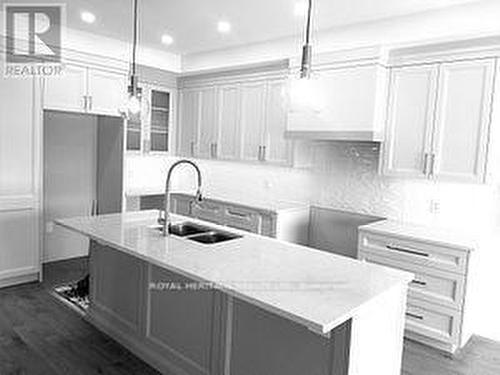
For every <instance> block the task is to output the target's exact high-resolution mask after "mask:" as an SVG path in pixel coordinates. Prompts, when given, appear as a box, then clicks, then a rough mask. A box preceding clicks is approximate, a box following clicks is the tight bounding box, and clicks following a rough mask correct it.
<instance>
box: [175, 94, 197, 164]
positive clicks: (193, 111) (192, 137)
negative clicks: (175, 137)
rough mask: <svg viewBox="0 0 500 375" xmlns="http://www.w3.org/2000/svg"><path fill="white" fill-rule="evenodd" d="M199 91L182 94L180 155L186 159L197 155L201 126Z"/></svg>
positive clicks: (179, 131)
mask: <svg viewBox="0 0 500 375" xmlns="http://www.w3.org/2000/svg"><path fill="white" fill-rule="evenodd" d="M200 98H201V93H200V91H199V90H194V89H189V90H183V91H182V92H181V102H180V104H181V112H180V119H179V120H180V121H179V126H178V134H179V154H180V155H182V156H186V157H193V156H195V155H196V144H197V142H198V128H199V124H200Z"/></svg>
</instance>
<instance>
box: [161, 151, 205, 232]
mask: <svg viewBox="0 0 500 375" xmlns="http://www.w3.org/2000/svg"><path fill="white" fill-rule="evenodd" d="M181 164H188V165H190V166H192V167H193V168H194V169H195V170H196V173H197V175H198V188H197V190H196V197H195V202H201V201H202V200H203V197H202V195H201V171H200V168H199V167H198V166H197V165H196V164H195V163H194V162H192V161H191V160H187V159H181V160H178V161H176V162H175V163H174V164H172V166H171V167H170V169H169V170H168V174H167V181H166V183H165V202H164V203H165V207H164V208H165V217H164V218H163V219H162V218H161V211H160V219H159V221H160V222H162V223H163V235H164V236H165V237H166V236H168V235H169V229H170V180H171V178H172V172H173V171H174V169H175V168H176V167H177V166H178V165H181Z"/></svg>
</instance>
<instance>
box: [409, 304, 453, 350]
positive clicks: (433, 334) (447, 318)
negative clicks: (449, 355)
mask: <svg viewBox="0 0 500 375" xmlns="http://www.w3.org/2000/svg"><path fill="white" fill-rule="evenodd" d="M460 325H461V313H460V312H459V311H456V310H452V309H447V308H443V307H438V306H435V305H432V304H429V303H427V302H423V301H416V300H414V299H412V298H410V299H409V300H408V305H407V309H406V330H408V331H410V332H414V333H418V334H419V335H423V336H426V337H429V338H432V339H435V340H438V341H442V342H446V343H451V344H455V345H457V344H458V341H459V334H460Z"/></svg>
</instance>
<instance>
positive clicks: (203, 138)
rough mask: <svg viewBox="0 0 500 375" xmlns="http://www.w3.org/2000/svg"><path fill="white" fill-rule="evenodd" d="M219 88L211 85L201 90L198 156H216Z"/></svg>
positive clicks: (207, 157)
mask: <svg viewBox="0 0 500 375" xmlns="http://www.w3.org/2000/svg"><path fill="white" fill-rule="evenodd" d="M216 108H217V88H216V87H209V88H205V89H203V90H202V91H201V104H200V126H199V134H200V138H199V141H198V152H197V156H198V157H201V158H206V159H209V158H214V157H215V147H216V146H215V144H216V142H217V134H218V124H217V121H216V120H217V119H216V112H217V110H216Z"/></svg>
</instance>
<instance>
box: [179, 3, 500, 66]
mask: <svg viewBox="0 0 500 375" xmlns="http://www.w3.org/2000/svg"><path fill="white" fill-rule="evenodd" d="M499 17H500V1H497V0H486V1H482V2H478V3H471V4H464V5H459V6H455V7H450V8H446V9H442V10H437V11H431V12H425V13H420V14H416V15H411V16H404V17H398V18H393V19H387V20H383V21H377V22H369V23H363V24H358V25H351V26H347V27H339V28H335V29H332V30H329V31H325V32H321V33H316V34H315V35H314V50H315V52H325V51H331V50H335V49H349V48H357V47H363V46H372V45H378V44H383V45H387V44H407V43H412V42H421V41H425V40H446V39H448V38H453V37H477V36H483V35H494V34H499V33H500V22H498V19H499ZM301 44H302V40H301V37H300V36H297V37H294V38H284V39H281V40H274V41H269V42H266V43H259V44H254V45H245V46H243V47H239V48H232V49H226V50H220V51H212V52H206V53H196V54H189V55H185V56H183V58H182V70H183V71H196V70H202V69H211V68H219V67H225V66H231V65H242V64H250V63H256V62H261V61H267V60H274V59H282V58H287V57H290V56H296V55H298V54H299V53H300V48H301Z"/></svg>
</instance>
